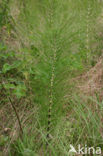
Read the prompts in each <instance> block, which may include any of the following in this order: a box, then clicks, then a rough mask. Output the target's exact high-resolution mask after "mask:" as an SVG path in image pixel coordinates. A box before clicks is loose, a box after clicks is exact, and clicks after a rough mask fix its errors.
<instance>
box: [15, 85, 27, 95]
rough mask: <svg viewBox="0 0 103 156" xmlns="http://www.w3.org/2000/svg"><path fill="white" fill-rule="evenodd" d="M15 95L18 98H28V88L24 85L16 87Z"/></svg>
mask: <svg viewBox="0 0 103 156" xmlns="http://www.w3.org/2000/svg"><path fill="white" fill-rule="evenodd" d="M13 93H14V94H15V95H16V97H17V98H21V97H24V96H26V86H25V85H24V84H20V85H18V86H16V88H15V89H14V91H13Z"/></svg>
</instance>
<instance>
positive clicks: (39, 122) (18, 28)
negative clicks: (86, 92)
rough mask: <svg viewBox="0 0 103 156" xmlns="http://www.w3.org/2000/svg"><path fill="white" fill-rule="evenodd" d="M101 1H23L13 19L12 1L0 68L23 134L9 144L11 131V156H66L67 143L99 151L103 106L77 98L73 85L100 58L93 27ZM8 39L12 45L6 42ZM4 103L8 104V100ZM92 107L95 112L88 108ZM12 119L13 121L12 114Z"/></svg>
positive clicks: (18, 3) (96, 25) (89, 99)
mask: <svg viewBox="0 0 103 156" xmlns="http://www.w3.org/2000/svg"><path fill="white" fill-rule="evenodd" d="M15 3H16V2H15ZM101 3H102V2H101ZM101 3H99V2H98V1H96V0H91V1H88V0H84V1H82V0H78V1H77V0H72V1H71V0H65V1H63V0H52V1H50V0H48V1H47V0H44V1H39V0H30V1H26V0H24V1H23V2H19V1H18V2H17V5H16V6H15V7H16V10H17V14H16V15H14V14H13V12H12V11H13V10H12V7H14V2H13V1H12V0H11V1H10V4H9V5H10V6H11V9H10V10H9V13H10V14H11V15H12V23H13V28H12V27H9V28H10V29H9V34H8V33H7V30H8V27H7V25H5V24H4V25H5V26H6V34H5V36H6V39H4V40H3V45H2V44H1V52H2V56H1V59H3V65H2V66H0V70H1V73H2V78H3V81H4V84H5V88H6V89H7V90H8V92H9V93H8V95H9V96H10V97H11V98H12V99H13V101H14V104H15V105H16V107H17V110H18V114H19V116H20V119H21V124H22V126H23V130H24V134H23V136H22V140H20V138H16V139H15V141H12V138H13V135H12V133H11V136H10V142H8V145H9V146H8V147H9V148H8V151H9V155H10V156H13V155H15V156H16V155H17V156H26V155H28V156H32V155H33V156H34V155H35V156H36V155H43V156H44V155H46V156H47V155H48V156H49V155H55V156H58V155H64V156H65V155H69V153H68V152H69V148H70V147H69V145H70V144H72V145H74V147H76V146H77V145H78V144H81V145H85V144H87V145H88V146H89V145H90V146H95V147H96V146H100V147H101V148H102V132H101V129H102V124H101V117H102V111H101V108H100V107H101V105H102V102H101V101H98V99H96V100H94V99H92V98H90V97H88V98H87V97H85V98H83V95H82V98H81V97H79V95H78V94H77V95H78V96H75V94H76V89H75V88H76V87H75V86H76V83H74V84H73V83H71V79H73V78H76V77H77V76H80V75H81V74H82V73H84V72H86V71H88V70H89V69H90V68H91V67H92V66H95V64H96V62H95V61H97V58H98V57H99V56H100V55H101V51H102V43H101V42H98V40H99V39H100V37H99V36H98V32H99V30H97V28H96V27H98V24H97V21H98V17H100V16H101ZM7 18H8V16H7ZM8 25H9V24H8ZM10 26H11V25H10ZM101 27H102V26H101ZM95 31H96V33H95ZM8 35H9V37H10V39H12V41H11V40H9V41H8V42H7V38H8ZM5 44H6V45H7V48H5ZM95 44H96V46H95ZM13 45H15V46H13ZM3 49H5V50H3ZM8 49H9V50H8ZM8 51H10V53H11V52H12V54H11V56H8ZM96 52H98V53H97V54H96ZM4 56H7V57H6V58H5V57H4ZM94 57H96V60H94ZM10 60H12V61H10ZM93 61H94V62H93ZM12 82H13V84H12V85H11V83H12ZM1 83H3V82H2V80H1ZM1 89H2V88H1ZM1 91H2V90H1ZM68 95H69V96H68ZM66 97H67V98H66ZM83 99H85V100H83ZM3 100H4V101H3V104H6V102H5V100H7V99H6V98H3ZM15 101H16V102H15ZM7 103H8V102H7ZM93 104H94V105H97V106H98V107H97V108H98V109H95V108H92V107H93ZM91 105H92V107H91ZM2 108H3V105H2ZM35 110H36V111H35ZM98 112H99V113H98ZM12 115H13V113H12ZM8 117H9V115H8ZM13 119H14V122H15V120H16V117H14V115H13ZM12 128H13V125H12V126H11V129H12ZM17 129H18V128H17ZM12 131H14V130H12ZM14 138H15V137H14Z"/></svg>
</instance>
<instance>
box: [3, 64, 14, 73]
mask: <svg viewBox="0 0 103 156" xmlns="http://www.w3.org/2000/svg"><path fill="white" fill-rule="evenodd" d="M11 69H12V66H11V65H10V64H8V63H5V64H4V65H3V69H2V72H3V73H4V74H5V73H6V72H8V71H9V70H11Z"/></svg>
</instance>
